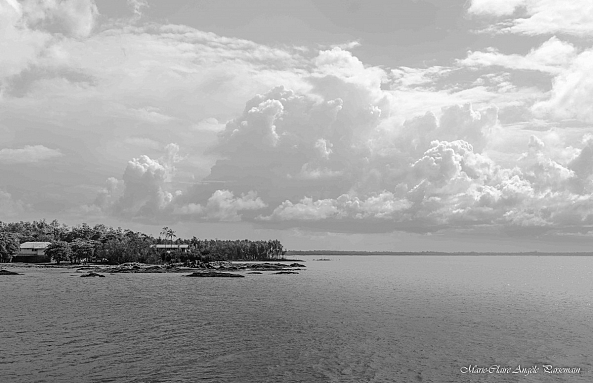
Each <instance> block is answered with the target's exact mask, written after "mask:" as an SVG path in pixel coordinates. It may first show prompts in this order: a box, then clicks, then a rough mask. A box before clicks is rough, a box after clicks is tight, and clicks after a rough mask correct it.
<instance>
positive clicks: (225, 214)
mask: <svg viewBox="0 0 593 383" xmlns="http://www.w3.org/2000/svg"><path fill="white" fill-rule="evenodd" d="M266 206H267V205H266V204H265V203H264V202H263V201H262V200H261V199H260V198H259V197H257V193H255V192H253V191H251V192H249V193H247V194H242V195H241V197H235V196H234V194H233V192H231V191H228V190H217V191H215V192H214V193H213V194H212V196H211V197H210V198H208V202H207V203H206V205H205V206H202V205H200V204H196V203H190V204H187V205H185V206H182V207H178V208H176V211H175V213H176V214H181V215H189V216H192V217H193V218H199V219H207V220H214V221H226V222H229V221H230V222H232V221H240V220H241V215H240V214H239V212H242V211H247V210H259V209H263V208H264V207H266Z"/></svg>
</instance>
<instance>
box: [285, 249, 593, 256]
mask: <svg viewBox="0 0 593 383" xmlns="http://www.w3.org/2000/svg"><path fill="white" fill-rule="evenodd" d="M285 255H518V256H521V255H546V256H547V255H556V256H558V255H568V256H570V255H573V256H593V252H542V251H526V252H478V251H467V252H444V251H354V250H352V251H349V250H287V251H286V254H285Z"/></svg>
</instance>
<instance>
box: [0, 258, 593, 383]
mask: <svg viewBox="0 0 593 383" xmlns="http://www.w3.org/2000/svg"><path fill="white" fill-rule="evenodd" d="M302 258H303V259H305V260H306V261H307V262H306V264H307V269H306V270H303V271H301V273H300V274H299V275H272V274H263V275H247V277H246V278H231V279H226V278H224V279H210V278H183V277H181V275H179V274H115V275H107V276H106V278H80V277H79V275H80V274H76V272H75V271H74V270H64V269H62V270H48V269H31V268H29V269H21V271H22V272H24V273H25V275H23V276H15V277H0V381H1V382H27V383H29V382H258V383H261V382H356V383H360V382H415V381H417V382H559V381H560V382H591V381H593V366H592V363H593V358H592V355H593V307H592V306H591V303H592V301H593V257H572V256H555V257H551V256H542V257H536V256H534V257H516V256H497V257H487V256H480V257H468V256H459V257H455V256H446V257H443V256H426V257H420V256H414V257H395V256H333V257H324V258H330V259H331V261H325V262H323V261H314V259H316V258H320V257H319V256H311V257H302ZM544 364H546V365H552V366H554V367H580V368H581V373H580V374H576V375H575V374H561V375H552V374H547V373H545V372H544V371H543V370H542V365H544ZM470 365H471V366H478V367H490V366H492V365H499V366H501V367H511V368H512V369H513V370H514V369H516V367H518V366H521V367H523V368H528V367H532V366H537V367H538V372H537V373H535V374H530V375H527V376H526V375H525V374H512V373H506V374H505V373H495V372H494V373H484V374H471V373H462V371H465V370H466V369H467V367H469V366H470ZM464 367H465V369H464Z"/></svg>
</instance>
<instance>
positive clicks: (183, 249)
mask: <svg viewBox="0 0 593 383" xmlns="http://www.w3.org/2000/svg"><path fill="white" fill-rule="evenodd" d="M152 247H154V248H155V249H157V250H166V251H175V250H177V251H179V252H181V253H186V252H188V251H189V245H178V244H175V243H174V244H170V243H169V244H160V245H152Z"/></svg>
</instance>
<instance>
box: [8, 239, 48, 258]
mask: <svg viewBox="0 0 593 383" xmlns="http://www.w3.org/2000/svg"><path fill="white" fill-rule="evenodd" d="M50 244H51V242H25V243H21V247H20V249H19V252H18V253H17V254H16V255H15V256H14V257H13V258H12V261H13V262H30V263H34V262H48V261H49V259H47V257H46V256H45V249H46V248H47V247H48V246H49V245H50Z"/></svg>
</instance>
